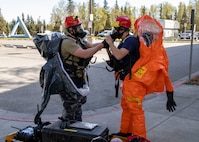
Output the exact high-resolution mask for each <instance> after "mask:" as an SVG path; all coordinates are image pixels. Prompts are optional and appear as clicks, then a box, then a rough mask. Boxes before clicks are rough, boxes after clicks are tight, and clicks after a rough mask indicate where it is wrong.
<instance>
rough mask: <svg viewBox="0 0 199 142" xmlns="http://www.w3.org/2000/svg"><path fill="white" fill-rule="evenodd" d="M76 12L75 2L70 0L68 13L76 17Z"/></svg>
mask: <svg viewBox="0 0 199 142" xmlns="http://www.w3.org/2000/svg"><path fill="white" fill-rule="evenodd" d="M74 11H75V5H74V2H73V0H68V4H67V12H68V14H69V15H74Z"/></svg>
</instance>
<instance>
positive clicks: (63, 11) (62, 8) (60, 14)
mask: <svg viewBox="0 0 199 142" xmlns="http://www.w3.org/2000/svg"><path fill="white" fill-rule="evenodd" d="M68 14H69V13H68V11H67V3H66V2H65V1H64V0H60V1H59V2H58V5H56V6H54V7H53V9H52V13H51V18H50V19H51V20H50V25H49V29H52V30H53V31H60V27H61V26H63V23H64V20H65V18H66V16H67V15H68Z"/></svg>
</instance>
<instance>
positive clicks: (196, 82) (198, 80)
mask: <svg viewBox="0 0 199 142" xmlns="http://www.w3.org/2000/svg"><path fill="white" fill-rule="evenodd" d="M184 84H189V85H199V75H197V76H195V77H193V78H192V79H191V80H190V81H187V82H185V83H184Z"/></svg>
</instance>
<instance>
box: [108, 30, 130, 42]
mask: <svg viewBox="0 0 199 142" xmlns="http://www.w3.org/2000/svg"><path fill="white" fill-rule="evenodd" d="M126 31H127V28H124V27H118V28H116V27H114V29H113V32H112V34H111V38H112V39H113V40H115V39H116V38H119V39H120V38H121V37H122V35H123V33H124V32H126Z"/></svg>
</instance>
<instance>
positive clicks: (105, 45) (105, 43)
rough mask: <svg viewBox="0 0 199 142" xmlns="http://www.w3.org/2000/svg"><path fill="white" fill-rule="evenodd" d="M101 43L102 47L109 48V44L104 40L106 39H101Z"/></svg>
mask: <svg viewBox="0 0 199 142" xmlns="http://www.w3.org/2000/svg"><path fill="white" fill-rule="evenodd" d="M102 44H103V45H104V47H103V48H106V49H109V45H108V43H107V42H106V40H103V41H102Z"/></svg>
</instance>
